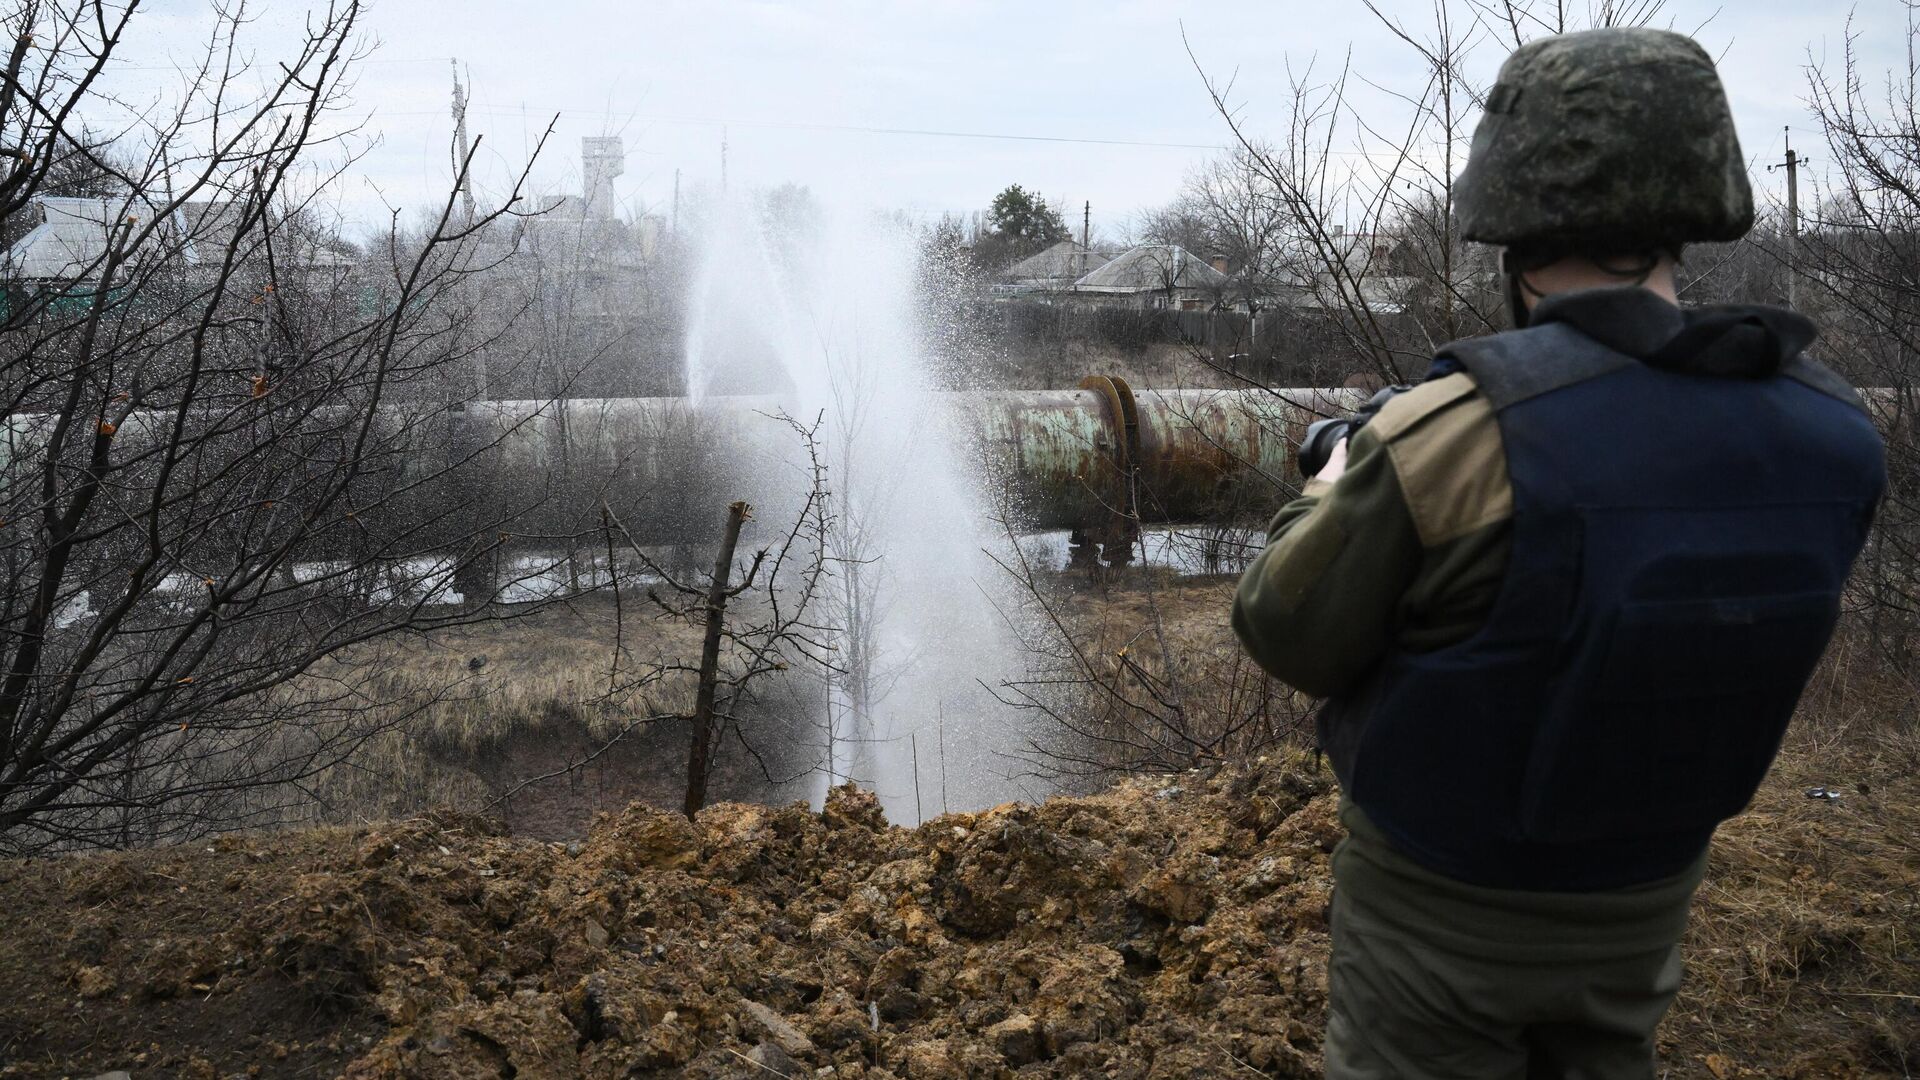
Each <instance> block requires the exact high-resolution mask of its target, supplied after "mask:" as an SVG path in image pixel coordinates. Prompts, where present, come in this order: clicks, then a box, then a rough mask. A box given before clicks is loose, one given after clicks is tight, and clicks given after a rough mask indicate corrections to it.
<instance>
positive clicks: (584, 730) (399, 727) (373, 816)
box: [311, 597, 699, 821]
mask: <svg viewBox="0 0 1920 1080" xmlns="http://www.w3.org/2000/svg"><path fill="white" fill-rule="evenodd" d="M621 623H622V624H623V625H622V626H621V627H620V633H619V634H618V635H616V619H615V612H614V607H613V604H612V602H611V600H610V599H608V598H605V597H587V598H583V599H581V600H579V601H577V602H575V603H573V604H571V605H568V606H566V607H551V608H547V609H544V610H542V611H539V612H537V613H534V614H531V615H527V616H524V617H516V618H508V619H504V620H502V621H498V622H490V623H481V624H476V625H473V626H467V627H461V628H458V629H455V630H449V631H445V632H441V633H436V634H431V635H419V636H413V637H407V638H401V639H396V640H392V641H387V642H382V643H380V644H378V645H376V646H369V647H367V648H365V649H362V650H359V651H358V652H355V653H349V654H347V655H344V656H342V657H341V658H339V662H338V669H339V671H340V672H341V675H340V676H338V677H340V678H342V679H350V680H352V681H353V682H354V683H355V684H356V685H357V686H358V687H359V690H360V693H361V694H362V695H363V696H364V697H365V699H366V700H367V701H368V703H369V704H368V708H369V709H372V710H376V711H378V712H380V713H382V714H384V716H385V717H386V718H387V719H389V720H390V723H389V724H386V725H383V726H384V727H385V730H383V731H382V732H381V733H380V734H378V735H376V736H374V737H373V738H372V739H371V740H369V741H368V742H367V743H366V744H365V745H363V746H362V747H361V748H360V750H359V751H358V753H356V755H355V756H354V758H353V760H351V761H350V762H348V763H346V764H344V765H342V766H339V767H336V768H333V769H330V770H328V771H327V772H326V773H324V774H323V775H321V776H319V777H317V778H316V780H315V781H314V785H313V786H314V794H315V798H314V799H313V801H312V813H311V818H312V820H315V821H340V820H355V821H372V820H384V819H389V818H393V817H400V816H406V815H409V814H413V813H417V812H419V811H420V810H422V809H424V808H426V807H431V806H449V807H458V808H462V809H466V810H474V809H479V808H481V807H483V806H485V805H486V804H487V803H488V802H489V801H491V799H492V798H493V796H494V795H495V794H497V793H498V791H499V789H500V788H501V787H502V785H503V784H505V783H507V782H510V781H512V780H513V779H515V777H514V776H512V775H511V774H510V773H509V772H508V771H507V770H508V768H509V763H508V760H507V759H508V754H507V753H506V751H507V749H508V748H509V746H510V745H512V744H516V743H518V744H524V743H526V742H527V741H528V740H529V739H536V740H541V739H544V740H549V741H560V740H567V741H573V742H590V741H593V740H600V741H604V740H608V739H611V738H613V737H614V736H615V735H616V734H619V733H621V732H622V731H623V730H624V729H626V728H628V726H629V725H630V724H631V722H632V721H633V719H634V718H635V717H637V716H646V715H652V714H655V713H681V712H685V711H688V710H689V709H690V708H691V705H692V699H693V684H692V678H691V676H689V675H685V674H681V673H675V674H671V675H667V676H665V677H663V678H661V679H659V680H657V681H654V682H651V683H649V684H647V685H645V686H641V687H635V686H634V685H633V683H634V681H635V680H636V679H637V678H638V677H639V676H640V674H641V673H643V672H646V671H648V670H650V669H651V668H654V667H657V666H658V665H660V664H662V663H684V662H686V661H687V660H689V659H691V658H695V657H697V656H698V651H699V638H698V634H697V632H696V631H695V630H694V629H693V628H691V627H689V626H688V625H687V624H685V623H684V622H682V621H679V620H674V619H669V618H665V617H662V616H660V615H659V614H658V613H657V612H656V611H655V610H653V609H652V608H651V607H650V606H647V605H644V604H637V603H633V602H631V601H629V602H628V603H627V604H626V606H625V610H624V612H623V613H622V618H621ZM616 636H618V638H619V640H621V642H622V643H623V645H624V652H623V653H622V655H621V657H620V661H619V668H618V670H617V672H616V671H615V670H614V668H613V660H614V642H615V640H616ZM476 659H479V660H480V661H481V662H480V663H479V664H478V666H477V667H476V666H475V665H474V663H473V662H474V661H475V660H476Z"/></svg>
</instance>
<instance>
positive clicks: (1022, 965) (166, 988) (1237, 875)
mask: <svg viewBox="0 0 1920 1080" xmlns="http://www.w3.org/2000/svg"><path fill="white" fill-rule="evenodd" d="M1821 764H1822V766H1823V767H1832V763H1831V762H1822V763H1821ZM1789 765H1791V763H1789ZM1862 768H1863V769H1864V768H1867V766H1862ZM1873 768H1877V769H1878V770H1879V771H1877V772H1873V773H1872V774H1871V775H1869V774H1868V773H1867V772H1863V771H1860V770H1855V771H1854V773H1853V775H1852V777H1851V779H1852V780H1853V781H1855V782H1856V783H1857V786H1858V787H1859V788H1860V789H1861V790H1860V791H1858V792H1856V791H1854V790H1853V789H1849V790H1848V792H1847V794H1846V796H1845V797H1844V798H1842V799H1839V800H1825V799H1822V800H1809V799H1806V798H1805V797H1804V796H1803V794H1802V792H1801V791H1800V790H1798V787H1797V785H1798V784H1800V783H1801V782H1802V780H1803V777H1802V776H1801V775H1800V774H1799V773H1797V772H1795V769H1794V767H1787V768H1783V769H1782V770H1781V774H1780V775H1779V776H1778V777H1776V779H1775V780H1774V781H1773V782H1771V783H1770V785H1769V788H1768V791H1767V793H1766V794H1765V795H1764V796H1763V799H1762V801H1761V803H1760V805H1759V806H1757V807H1756V811H1755V813H1754V814H1751V815H1749V816H1748V817H1746V818H1743V819H1740V820H1739V821H1736V822H1735V823H1733V824H1732V825H1730V826H1729V827H1728V829H1726V830H1724V831H1723V832H1724V834H1725V835H1724V837H1723V843H1722V845H1721V853H1720V854H1717V855H1716V860H1715V869H1714V872H1713V877H1712V879H1711V880H1710V882H1709V885H1708V887H1707V889H1706V890H1704V891H1703V893H1702V901H1701V908H1700V909H1699V914H1698V916H1697V918H1696V923H1697V924H1699V925H1697V926H1696V933H1695V935H1694V938H1693V939H1692V940H1691V941H1690V944H1689V953H1690V960H1691V963H1692V965H1693V974H1692V976H1691V979H1692V981H1691V982H1690V984H1689V986H1690V989H1689V991H1688V995H1689V996H1687V997H1686V998H1683V1001H1682V1004H1681V1006H1680V1008H1679V1009H1677V1010H1676V1013H1675V1016H1674V1017H1673V1018H1672V1019H1671V1020H1670V1022H1669V1024H1668V1026H1667V1028H1666V1029H1665V1032H1664V1034H1663V1039H1662V1046H1661V1050H1662V1056H1663V1058H1664V1060H1665V1063H1666V1066H1667V1068H1668V1069H1669V1073H1668V1074H1669V1075H1673V1076H1711V1077H1715V1078H1716V1080H1726V1078H1728V1077H1736V1076H1740V1077H1757V1076H1803V1077H1816V1076H1818V1077H1857V1076H1874V1075H1889V1076H1898V1075H1901V1070H1902V1069H1905V1068H1911V1067H1912V1064H1913V1062H1914V1060H1915V1056H1916V1054H1917V1053H1920V1045H1916V1044H1917V1042H1920V953H1917V952H1916V949H1917V946H1916V944H1915V940H1914V931H1915V929H1916V923H1920V856H1916V854H1915V850H1914V848H1913V846H1912V843H1913V840H1912V838H1913V835H1914V833H1913V832H1912V826H1913V825H1914V816H1913V813H1912V809H1913V807H1915V806H1916V805H1920V783H1916V781H1915V780H1914V778H1913V775H1912V773H1913V770H1912V769H1911V768H1910V767H1908V768H1905V769H1904V770H1902V769H1896V768H1894V767H1892V766H1885V767H1880V766H1873ZM1869 781H1870V782H1869ZM1340 835H1341V830H1340V827H1339V825H1338V822H1337V821H1336V819H1335V816H1334V796H1333V794H1332V793H1331V791H1330V784H1329V781H1328V780H1327V779H1326V778H1325V776H1324V774H1323V773H1321V772H1319V771H1316V770H1315V769H1314V768H1313V766H1312V764H1311V763H1310V762H1308V761H1305V760H1291V759H1290V760H1287V761H1285V762H1281V761H1273V762H1264V763H1261V764H1258V765H1255V766H1252V767H1250V768H1248V769H1245V770H1230V771H1223V772H1220V773H1218V774H1216V775H1211V776H1208V775H1203V774H1199V773H1192V774H1186V775H1183V776H1180V777H1174V778H1157V779H1141V780H1132V781H1127V782H1124V783H1121V784H1118V785H1117V786H1115V787H1114V788H1113V789H1111V790H1110V791H1108V792H1106V793H1104V794H1100V795H1096V796H1091V797H1084V798H1058V799H1053V800H1050V801H1048V802H1046V803H1044V804H1042V805H1039V806H1028V805H1008V806H1002V807H998V808H995V809H993V810H989V811H986V812H983V813H979V814H955V815H950V816H946V817H941V818H938V819H935V820H933V821H930V822H928V823H926V824H925V825H923V826H921V827H920V828H918V829H914V830H906V829H902V828H898V827H892V826H889V825H887V824H886V822H885V821H884V820H883V819H882V817H881V815H880V813H879V810H878V808H877V806H876V804H875V803H874V801H873V800H872V798H871V797H870V796H868V795H865V794H862V793H860V792H857V791H854V790H852V789H840V790H838V791H836V792H834V794H833V796H832V797H831V799H830V801H829V803H828V806H827V808H826V810H825V812H824V813H815V812H811V811H809V810H808V809H807V808H806V807H805V806H804V805H793V806H786V807H764V806H746V805H723V806H716V807H713V808H710V809H709V810H707V811H706V812H704V813H703V814H701V816H700V818H699V820H698V821H697V822H692V823H690V822H688V821H687V820H685V819H684V818H682V817H678V816H675V815H672V814H668V813H663V812H660V811H656V810H651V809H647V808H645V807H642V806H638V805H636V806H633V807H630V808H628V809H626V810H624V811H622V812H621V813H619V814H616V815H603V816H602V817H600V818H599V819H598V820H597V821H596V822H595V825H594V827H593V829H592V831H591V833H590V835H589V836H588V837H587V838H586V839H584V840H582V841H577V842H566V843H548V842H540V841H535V840H529V839H521V838H512V837H506V836H500V835H496V834H495V832H494V830H493V829H492V827H490V826H489V825H488V824H487V823H485V822H482V821H478V820H469V819H459V818H452V817H437V818H429V819H421V820H413V821H406V822H401V823H395V824H387V825H379V826H373V827H366V828H360V829H351V830H349V829H335V830H313V831H306V832H296V833H288V834H272V835H256V836H240V837H230V838H226V839H223V840H220V841H217V842H215V843H212V844H210V845H197V846H192V847H186V848H174V849H168V850H160V851H149V852H138V853H132V854H125V855H101V856H87V857H70V858H63V859H52V860H39V861H21V862H12V863H4V864H0V905H4V910H6V912H7V920H8V932H7V934H6V935H5V940H4V942H3V943H0V983H4V984H5V985H6V986H7V987H8V992H7V994H5V995H4V997H0V1076H5V1077H57V1076H76V1077H92V1076H95V1075H98V1074H102V1073H107V1072H109V1071H111V1070H126V1071H127V1072H128V1074H129V1075H130V1076H132V1077H133V1078H134V1080H144V1078H147V1077H174V1076H177V1077H195V1078H216V1077H229V1076H235V1075H241V1076H313V1077H326V1076H334V1075H341V1076H346V1077H352V1078H370V1077H399V1076H405V1077H436V1078H438V1077H445V1078H456V1077H458V1078H470V1077H494V1076H503V1077H504V1076H513V1077H521V1078H546V1077H555V1078H559V1077H580V1076H584V1077H625V1076H686V1077H744V1076H760V1077H769V1076H784V1077H790V1078H800V1077H814V1078H821V1077H829V1076H830V1077H836V1078H841V1077H867V1078H875V1080H877V1078H884V1077H899V1078H961V1077H1006V1076H1020V1077H1081V1076H1100V1077H1127V1078H1149V1077H1153V1078H1158V1077H1248V1076H1270V1077H1272V1076H1286V1077H1305V1076H1313V1075H1317V1073H1318V1070H1319V1068H1320V1040H1321V1031H1322V1014H1323V1011H1324V1007H1325V999H1326V979H1325V964H1326V958H1327V950H1328V928H1327V921H1326V911H1327V906H1328V899H1329V895H1330V891H1331V884H1330V881H1329V877H1328V868H1327V861H1328V855H1329V852H1330V851H1331V849H1332V848H1333V846H1334V844H1335V843H1336V842H1337V841H1338V840H1339V838H1340ZM1841 991H1845V994H1846V995H1853V996H1845V995H1843V994H1842V993H1841ZM1903 1059H1904V1062H1903Z"/></svg>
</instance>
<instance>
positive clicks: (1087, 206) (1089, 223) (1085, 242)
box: [1080, 199, 1093, 277]
mask: <svg viewBox="0 0 1920 1080" xmlns="http://www.w3.org/2000/svg"><path fill="white" fill-rule="evenodd" d="M1092 237H1093V200H1092V199H1088V200H1087V201H1086V202H1085V203H1084V204H1082V205H1081V207H1080V276H1081V277H1086V276H1087V256H1088V255H1089V254H1091V253H1092V250H1093V249H1092V248H1091V247H1090V246H1089V245H1090V244H1092V242H1093V240H1092Z"/></svg>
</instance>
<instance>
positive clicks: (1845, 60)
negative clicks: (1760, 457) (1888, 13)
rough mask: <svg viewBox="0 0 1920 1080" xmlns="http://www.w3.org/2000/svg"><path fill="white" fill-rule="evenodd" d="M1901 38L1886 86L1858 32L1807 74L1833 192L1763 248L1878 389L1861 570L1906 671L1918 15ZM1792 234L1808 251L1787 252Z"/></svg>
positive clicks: (1916, 568) (1917, 483)
mask: <svg viewBox="0 0 1920 1080" xmlns="http://www.w3.org/2000/svg"><path fill="white" fill-rule="evenodd" d="M1904 32H1905V34H1906V44H1907V49H1906V53H1905V56H1906V62H1905V65H1904V66H1903V67H1901V68H1898V69H1895V70H1894V71H1891V72H1889V73H1888V74H1887V76H1886V78H1885V80H1884V81H1880V82H1878V84H1877V85H1876V81H1873V80H1869V78H1868V77H1867V76H1866V73H1865V72H1864V71H1862V70H1861V64H1860V59H1859V56H1858V54H1857V52H1856V50H1855V44H1856V42H1857V40H1858V32H1857V31H1855V30H1854V29H1853V28H1852V27H1851V26H1849V27H1848V31H1847V35H1846V47H1845V49H1844V52H1843V54H1842V60H1841V66H1840V68H1839V70H1838V71H1834V70H1831V69H1830V68H1828V67H1826V66H1825V65H1823V64H1820V63H1814V64H1812V65H1810V66H1809V69H1808V80H1809V87H1810V91H1811V93H1810V97H1809V100H1810V104H1811V106H1812V108H1813V112H1814V116H1815V119H1816V120H1817V121H1818V123H1819V124H1820V129H1821V134H1822V136H1823V138H1824V142H1825V144H1826V157H1827V167H1826V169H1825V170H1824V171H1825V172H1826V174H1827V175H1828V176H1829V177H1830V178H1831V187H1830V188H1829V190H1828V191H1827V192H1826V193H1825V196H1824V197H1823V198H1818V199H1816V200H1814V207H1813V209H1812V211H1811V212H1810V213H1809V214H1807V215H1806V220H1805V221H1804V222H1794V221H1784V222H1782V224H1781V227H1780V228H1778V229H1777V230H1773V231H1771V232H1769V233H1763V234H1762V235H1761V236H1759V237H1758V238H1756V242H1757V243H1758V244H1759V245H1760V246H1762V247H1763V248H1764V249H1765V250H1767V251H1768V253H1769V254H1770V255H1772V256H1773V257H1774V259H1776V260H1777V261H1778V264H1779V266H1780V267H1781V269H1782V270H1783V272H1784V273H1785V274H1788V275H1793V276H1795V277H1797V278H1798V281H1799V284H1800V296H1801V301H1802V304H1803V306H1805V307H1807V308H1808V309H1809V313H1810V314H1812V315H1814V317H1815V319H1816V321H1817V322H1818V323H1819V325H1820V327H1821V338H1822V357H1823V358H1824V359H1825V360H1827V361H1828V362H1829V363H1832V364H1834V365H1835V366H1836V367H1838V368H1839V369H1840V370H1841V371H1842V372H1843V373H1844V374H1846V375H1847V376H1848V377H1849V378H1850V379H1851V380H1852V381H1853V382H1854V384H1855V385H1858V386H1864V387H1869V388H1871V389H1870V390H1869V392H1868V401H1869V404H1870V405H1871V406H1872V408H1873V409H1874V411H1875V413H1876V414H1877V415H1876V419H1877V420H1878V422H1879V426H1880V428H1881V431H1882V433H1883V434H1884V435H1885V436H1886V440H1887V471H1888V491H1887V498H1886V501H1885V502H1884V503H1883V504H1882V506H1881V508H1880V512H1879V515H1878V518H1877V521H1876V528H1875V531H1874V535H1873V539H1872V541H1871V543H1870V544H1869V546H1868V549H1867V553H1866V555H1865V557H1864V558H1863V560H1862V565H1863V568H1864V574H1863V578H1864V581H1863V584H1864V593H1865V595H1864V599H1865V601H1866V603H1867V607H1868V612H1867V615H1868V624H1869V626H1870V629H1871V632H1872V637H1873V639H1874V641H1875V642H1876V644H1877V645H1878V646H1879V651H1880V652H1881V654H1882V655H1883V656H1884V657H1886V658H1889V659H1891V660H1893V661H1895V662H1896V664H1898V665H1902V666H1904V665H1907V664H1909V663H1910V661H1911V656H1910V654H1911V648H1912V644H1913V638H1914V634H1915V632H1916V630H1917V629H1920V627H1916V621H1917V620H1920V436H1917V435H1916V427H1915V418H1916V416H1920V411H1916V409H1917V407H1920V398H1917V397H1916V389H1915V388H1916V384H1920V120H1916V116H1920V24H1916V22H1915V14H1914V10H1913V8H1912V7H1911V6H1909V8H1908V11H1907V22H1906V26H1905V28H1904ZM1794 232H1797V233H1799V243H1798V245H1797V247H1796V245H1791V244H1789V243H1787V239H1788V235H1789V234H1791V233H1794Z"/></svg>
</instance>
